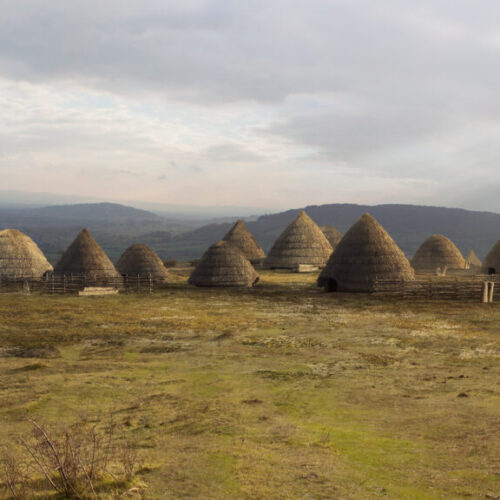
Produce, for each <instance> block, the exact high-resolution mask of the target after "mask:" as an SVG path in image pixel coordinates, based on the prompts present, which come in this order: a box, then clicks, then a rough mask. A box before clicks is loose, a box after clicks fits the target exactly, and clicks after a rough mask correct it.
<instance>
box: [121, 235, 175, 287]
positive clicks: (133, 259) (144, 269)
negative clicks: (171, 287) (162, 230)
mask: <svg viewBox="0 0 500 500" xmlns="http://www.w3.org/2000/svg"><path fill="white" fill-rule="evenodd" d="M116 269H117V271H118V272H119V273H120V274H121V275H122V276H134V277H135V276H139V277H140V278H151V279H152V280H153V281H157V282H163V281H167V280H168V276H169V274H168V271H167V268H166V267H165V266H164V265H163V262H162V260H161V259H160V257H158V255H157V254H156V252H154V251H153V250H152V249H151V248H149V247H148V246H146V245H142V244H135V245H132V246H130V247H128V248H127V249H126V250H125V252H123V254H122V255H121V257H120V258H119V259H118V262H117V263H116Z"/></svg>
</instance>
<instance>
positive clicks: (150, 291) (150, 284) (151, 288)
mask: <svg viewBox="0 0 500 500" xmlns="http://www.w3.org/2000/svg"><path fill="white" fill-rule="evenodd" d="M148 278H149V293H150V294H151V293H153V277H152V276H151V273H149V276H148Z"/></svg>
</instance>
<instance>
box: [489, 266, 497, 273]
mask: <svg viewBox="0 0 500 500" xmlns="http://www.w3.org/2000/svg"><path fill="white" fill-rule="evenodd" d="M496 273H497V270H496V269H495V268H494V267H488V274H496Z"/></svg>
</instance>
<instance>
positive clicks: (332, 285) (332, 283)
mask: <svg viewBox="0 0 500 500" xmlns="http://www.w3.org/2000/svg"><path fill="white" fill-rule="evenodd" d="M337 288H338V283H337V280H335V279H333V278H329V279H328V283H327V284H326V290H327V291H328V292H336V291H337Z"/></svg>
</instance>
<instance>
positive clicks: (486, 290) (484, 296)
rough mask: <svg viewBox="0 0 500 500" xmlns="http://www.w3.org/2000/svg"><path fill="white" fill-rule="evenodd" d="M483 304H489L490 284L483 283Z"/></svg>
mask: <svg viewBox="0 0 500 500" xmlns="http://www.w3.org/2000/svg"><path fill="white" fill-rule="evenodd" d="M481 302H482V303H483V304H487V303H488V282H487V281H483V288H482V290H481Z"/></svg>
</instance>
